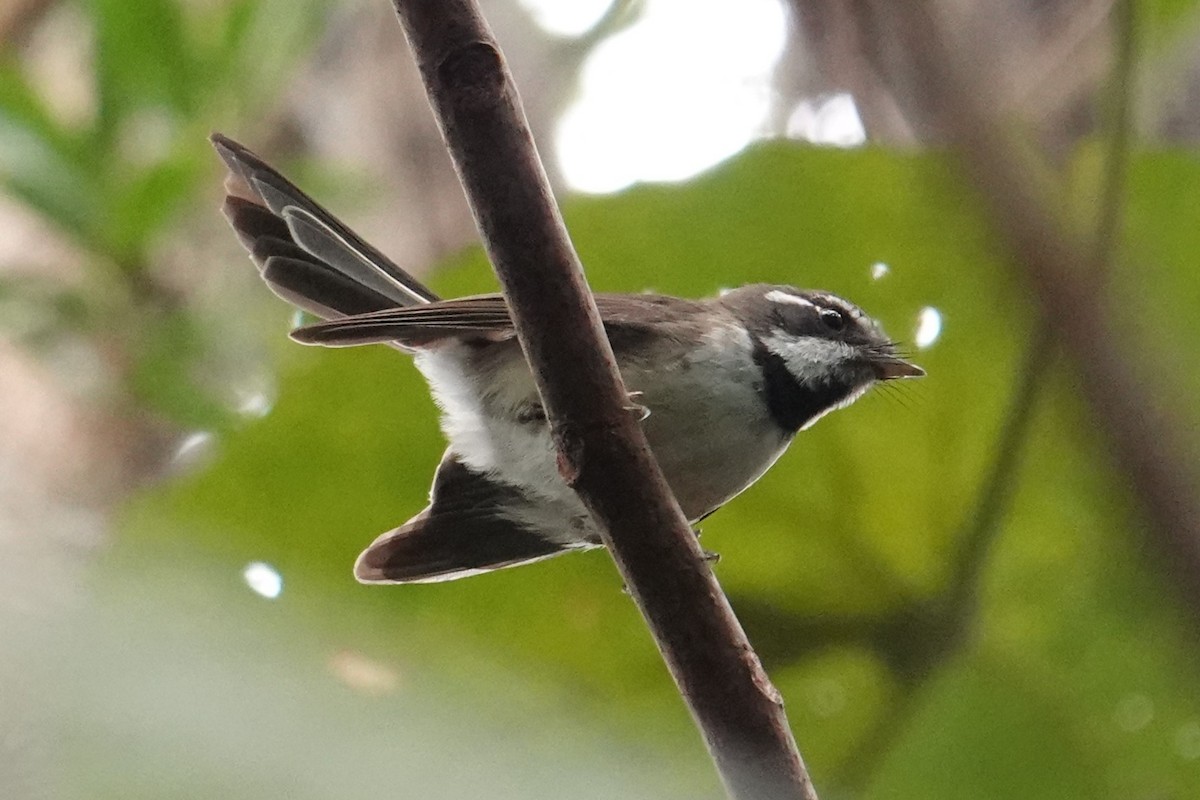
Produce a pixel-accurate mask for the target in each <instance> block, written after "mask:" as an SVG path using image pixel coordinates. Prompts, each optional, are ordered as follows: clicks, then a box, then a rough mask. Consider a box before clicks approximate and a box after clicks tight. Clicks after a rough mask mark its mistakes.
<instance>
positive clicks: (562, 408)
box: [395, 0, 816, 800]
mask: <svg viewBox="0 0 1200 800" xmlns="http://www.w3.org/2000/svg"><path fill="white" fill-rule="evenodd" d="M395 5H396V10H397V13H398V14H399V16H400V21H401V24H402V25H403V27H404V31H405V34H406V35H407V37H408V41H409V43H410V44H411V46H412V49H413V51H414V54H415V56H416V59H417V63H418V65H419V66H420V69H421V75H422V78H423V79H424V81H425V86H426V89H427V91H428V93H429V98H430V102H431V104H432V106H433V109H434V112H435V115H436V116H437V118H438V122H439V124H440V125H441V128H442V132H443V135H444V137H445V139H446V143H447V146H448V147H449V149H450V153H451V156H452V157H453V159H454V163H455V167H456V168H457V170H458V174H459V177H460V179H461V180H462V183H463V187H464V189H465V190H466V194H467V198H468V200H469V202H470V204H471V208H472V211H473V212H474V214H475V219H476V222H477V224H478V226H479V230H480V234H481V236H482V238H483V243H484V246H485V248H486V249H487V252H488V255H489V256H490V257H491V260H492V264H493V265H494V266H495V270H496V274H497V276H498V277H499V279H500V283H501V286H502V288H503V290H504V293H505V296H506V297H507V299H508V303H509V305H510V307H511V309H512V315H513V318H514V320H515V322H516V328H517V334H518V337H519V338H520V341H521V345H522V347H523V348H524V350H525V354H526V357H527V358H528V360H529V363H530V365H531V366H532V368H533V373H534V377H535V380H536V382H537V385H538V390H539V392H540V393H541V396H542V401H543V404H544V406H545V408H546V411H547V414H548V417H549V420H550V426H551V430H552V431H553V434H554V439H555V442H556V444H557V446H558V451H559V469H560V472H561V473H562V475H563V476H564V478H565V479H566V480H567V482H568V483H569V484H570V485H571V486H572V487H573V488H574V489H575V490H576V491H577V492H578V493H579V496H580V498H581V499H582V500H583V502H584V503H585V505H586V506H587V508H588V510H589V511H590V512H591V513H592V515H593V517H594V518H595V519H596V521H597V522H598V523H599V526H600V528H601V530H602V531H603V532H604V533H603V536H604V543H605V544H606V545H607V546H608V548H609V551H610V552H611V553H612V554H613V558H614V560H615V561H616V563H617V567H618V568H619V570H620V572H621V575H622V577H623V578H624V579H625V581H626V584H627V585H628V586H629V590H630V593H631V594H632V595H633V598H634V600H635V601H636V602H637V604H638V607H639V608H640V610H641V611H642V614H643V616H644V617H645V619H646V621H647V623H648V625H649V627H650V630H651V633H652V634H653V635H654V638H655V640H656V642H657V643H658V646H659V649H660V651H661V652H662V655H663V658H664V659H665V660H666V663H667V666H668V668H669V669H670V671H671V675H672V676H673V677H674V679H675V681H676V684H677V685H678V686H679V689H680V692H681V693H682V694H683V696H684V698H685V700H686V701H687V703H688V705H689V706H690V708H691V711H692V715H693V717H694V718H695V720H696V723H697V725H698V726H699V728H700V729H701V732H702V733H703V735H704V738H705V741H706V742H707V744H708V748H709V752H710V753H711V755H712V757H713V759H714V761H715V762H716V765H717V769H718V771H719V772H720V774H721V778H722V780H723V781H724V783H725V786H726V789H727V790H728V792H729V794H730V795H731V796H733V797H735V798H752V797H753V798H805V799H806V800H815V798H816V793H815V792H814V790H813V788H812V783H811V781H810V780H809V777H808V774H807V772H806V771H805V768H804V764H803V761H802V760H801V758H800V754H799V752H798V751H797V749H796V745H795V742H794V741H793V739H792V734H791V731H790V729H789V728H788V725H787V720H786V718H785V717H784V714H783V704H782V701H781V700H780V697H779V694H778V692H777V691H776V690H775V688H774V687H773V686H772V685H771V683H770V681H769V680H768V678H767V676H766V674H765V672H763V669H762V667H761V665H760V664H759V660H758V657H757V656H756V655H755V653H754V651H753V650H752V649H751V647H750V643H749V642H748V641H747V639H746V636H745V634H744V633H743V631H742V628H741V626H740V625H739V624H738V622H737V620H736V618H735V617H734V616H733V612H732V610H731V609H730V607H729V603H728V601H727V600H726V598H725V595H724V594H723V593H722V592H721V589H720V587H719V586H718V585H717V582H716V580H715V579H714V577H713V576H712V573H711V571H710V570H709V568H708V566H707V565H706V564H705V563H704V561H703V560H702V554H701V551H700V548H699V545H698V544H697V542H696V539H695V537H694V536H693V534H692V531H691V529H690V527H689V526H688V524H687V521H686V520H685V519H684V517H683V514H682V512H681V511H680V510H679V506H678V504H677V503H676V502H675V500H674V498H673V497H672V496H671V493H670V490H669V489H668V487H667V485H666V483H665V481H664V480H663V478H662V474H661V472H660V471H659V469H658V465H657V464H656V462H655V461H654V458H653V456H652V454H651V453H650V450H649V449H648V447H647V445H646V440H645V437H644V436H643V435H642V431H641V428H640V427H639V426H638V424H637V421H636V418H635V417H634V415H632V414H630V413H629V412H628V411H627V410H625V409H624V408H623V406H626V405H628V400H627V398H626V394H625V389H624V387H623V385H622V384H621V379H620V376H619V375H618V373H617V369H616V364H615V361H614V359H613V354H612V350H611V348H610V347H609V344H608V341H607V339H606V338H605V336H604V333H603V329H602V327H601V324H600V318H599V315H598V313H597V311H596V307H595V303H594V302H593V300H592V297H591V293H590V292H589V290H588V288H587V284H586V283H585V281H584V277H583V271H582V268H581V267H580V263H579V258H578V256H577V255H576V253H575V251H574V249H573V248H572V246H571V243H570V240H569V239H568V237H567V232H566V229H565V227H564V226H563V222H562V218H561V217H560V215H559V212H558V209H557V207H556V205H555V202H554V198H553V197H552V195H551V193H550V187H549V185H548V184H547V182H546V177H545V172H544V170H543V167H542V164H541V162H540V160H539V159H538V155H537V152H536V150H535V148H534V144H533V139H532V137H531V136H530V133H529V129H528V127H527V125H526V122H525V117H524V113H523V111H522V109H521V104H520V100H519V98H518V96H517V91H516V88H515V86H514V85H513V83H512V79H511V77H510V76H509V73H508V70H507V68H506V66H505V64H504V61H503V57H502V56H501V54H500V49H499V46H498V45H497V44H496V42H495V40H494V38H493V37H492V35H491V32H490V31H489V30H488V28H487V26H486V23H485V22H484V21H483V18H482V16H481V15H480V13H479V10H478V8H477V7H476V5H475V3H474V2H472V0H395Z"/></svg>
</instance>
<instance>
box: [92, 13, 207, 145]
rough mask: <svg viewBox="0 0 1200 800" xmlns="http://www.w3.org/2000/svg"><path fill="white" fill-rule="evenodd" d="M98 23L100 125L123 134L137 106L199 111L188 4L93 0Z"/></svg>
mask: <svg viewBox="0 0 1200 800" xmlns="http://www.w3.org/2000/svg"><path fill="white" fill-rule="evenodd" d="M90 8H91V11H92V17H93V21H94V24H95V36H96V73H97V84H98V87H99V92H100V115H99V127H100V129H101V131H103V132H104V134H105V136H106V137H111V136H119V135H120V134H121V133H122V131H121V130H119V123H120V122H121V121H123V120H124V119H125V118H127V117H128V115H129V114H130V112H131V110H132V109H135V108H144V107H152V108H153V107H162V108H164V109H167V110H169V111H170V112H172V113H177V114H180V115H187V113H188V112H190V111H193V110H195V108H196V106H197V101H198V98H199V94H200V91H201V86H200V85H199V78H201V77H202V76H201V74H200V73H199V72H198V71H197V70H196V69H195V54H194V48H193V46H192V42H191V41H190V40H189V36H188V32H187V27H186V19H185V16H184V11H183V8H184V7H183V6H182V5H180V4H179V3H176V2H172V0H139V2H136V3H129V2H123V0H91V2H90Z"/></svg>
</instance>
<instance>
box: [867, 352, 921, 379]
mask: <svg viewBox="0 0 1200 800" xmlns="http://www.w3.org/2000/svg"><path fill="white" fill-rule="evenodd" d="M871 366H872V367H874V369H875V377H876V378H877V379H878V380H881V381H890V380H895V379H896V378H920V377H921V376H922V375H924V374H925V370H923V369H921V368H920V367H918V366H917V365H916V364H913V363H911V362H908V361H905V360H904V359H902V358H895V357H893V358H883V359H879V360H878V361H875V362H874V363H873V364H872V365H871Z"/></svg>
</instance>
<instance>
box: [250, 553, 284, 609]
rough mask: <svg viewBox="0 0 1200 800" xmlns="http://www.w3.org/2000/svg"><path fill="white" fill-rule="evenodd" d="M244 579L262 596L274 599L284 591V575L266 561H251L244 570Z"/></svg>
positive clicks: (252, 589)
mask: <svg viewBox="0 0 1200 800" xmlns="http://www.w3.org/2000/svg"><path fill="white" fill-rule="evenodd" d="M242 579H243V580H244V581H246V585H247V586H249V587H250V589H251V591H253V592H254V593H255V594H257V595H259V596H260V597H265V598H267V599H268V600H274V599H275V598H277V597H279V595H280V594H282V593H283V576H282V575H280V574H279V570H277V569H275V568H274V567H272V566H271V565H270V564H268V563H266V562H265V561H251V562H250V563H249V564H247V565H246V568H245V569H243V570H242Z"/></svg>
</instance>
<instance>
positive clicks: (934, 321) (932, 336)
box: [913, 306, 942, 350]
mask: <svg viewBox="0 0 1200 800" xmlns="http://www.w3.org/2000/svg"><path fill="white" fill-rule="evenodd" d="M941 335H942V312H940V311H938V310H937V309H936V308H934V307H933V306H925V308H922V309H921V313H919V314H918V315H917V332H916V333H915V334H913V342H914V343H915V344H916V345H917V347H918V348H919V349H921V350H924V349H925V348H927V347H930V346H932V345H933V343H934V342H936V341H937V340H938V338H939V337H940V336H941Z"/></svg>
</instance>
